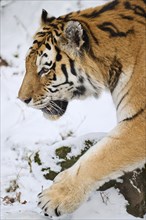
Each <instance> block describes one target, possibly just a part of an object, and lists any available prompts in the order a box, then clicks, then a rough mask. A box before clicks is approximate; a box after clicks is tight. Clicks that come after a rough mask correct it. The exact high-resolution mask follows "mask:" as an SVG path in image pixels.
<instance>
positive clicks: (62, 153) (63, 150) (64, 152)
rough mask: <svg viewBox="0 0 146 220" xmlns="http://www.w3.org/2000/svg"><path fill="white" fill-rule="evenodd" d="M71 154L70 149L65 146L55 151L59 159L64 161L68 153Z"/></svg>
mask: <svg viewBox="0 0 146 220" xmlns="http://www.w3.org/2000/svg"><path fill="white" fill-rule="evenodd" d="M70 152H71V148H70V147H67V146H63V147H60V148H58V149H56V151H55V153H56V155H57V156H58V157H59V158H60V159H66V156H67V154H68V153H70Z"/></svg>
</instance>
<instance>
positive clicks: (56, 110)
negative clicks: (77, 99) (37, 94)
mask: <svg viewBox="0 0 146 220" xmlns="http://www.w3.org/2000/svg"><path fill="white" fill-rule="evenodd" d="M67 106H68V102H67V101H60V100H56V101H50V103H49V105H48V106H46V107H44V108H42V109H41V111H42V112H43V113H45V114H47V115H50V116H62V115H63V114H64V113H65V112H66V109H67Z"/></svg>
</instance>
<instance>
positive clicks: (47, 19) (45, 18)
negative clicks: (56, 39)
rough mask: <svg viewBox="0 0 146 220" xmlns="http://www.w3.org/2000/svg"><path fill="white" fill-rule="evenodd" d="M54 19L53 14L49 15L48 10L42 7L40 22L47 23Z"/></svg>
mask: <svg viewBox="0 0 146 220" xmlns="http://www.w3.org/2000/svg"><path fill="white" fill-rule="evenodd" d="M54 19H56V18H55V17H54V16H49V14H48V12H47V11H46V10H45V9H42V15H41V24H42V25H43V24H49V23H50V22H52V21H53V20H54Z"/></svg>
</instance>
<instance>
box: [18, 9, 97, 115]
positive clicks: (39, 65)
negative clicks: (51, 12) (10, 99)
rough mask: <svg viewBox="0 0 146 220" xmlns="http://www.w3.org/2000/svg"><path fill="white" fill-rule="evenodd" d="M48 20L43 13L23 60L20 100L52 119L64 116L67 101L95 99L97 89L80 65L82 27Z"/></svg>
mask: <svg viewBox="0 0 146 220" xmlns="http://www.w3.org/2000/svg"><path fill="white" fill-rule="evenodd" d="M48 20H49V19H48V18H47V12H46V11H43V13H42V27H41V29H40V30H39V31H38V32H37V33H36V35H35V37H34V42H33V45H32V47H30V49H29V51H28V55H27V57H26V74H25V77H24V80H23V83H22V86H21V88H20V91H19V98H20V99H21V100H22V101H23V102H25V103H26V104H27V105H28V106H31V107H33V108H37V109H39V110H41V111H42V112H43V113H44V115H45V116H49V118H50V117H51V118H53V119H55V118H56V117H57V118H58V117H59V116H62V115H63V114H64V113H65V111H66V109H67V106H68V102H69V101H70V100H72V99H74V98H81V99H83V98H85V97H87V96H89V95H95V96H98V94H99V90H100V88H99V87H98V86H97V85H95V84H96V83H97V82H96V81H95V82H94V80H93V79H91V78H90V76H89V75H88V74H87V73H86V70H85V69H84V68H83V65H81V63H83V62H84V57H85V53H86V46H85V40H84V38H85V33H84V30H83V28H82V26H81V24H80V23H79V22H77V21H68V22H66V23H65V24H64V25H63V24H62V22H60V21H59V20H57V19H53V22H50V23H49V22H48ZM48 23H49V24H48ZM86 39H87V36H86Z"/></svg>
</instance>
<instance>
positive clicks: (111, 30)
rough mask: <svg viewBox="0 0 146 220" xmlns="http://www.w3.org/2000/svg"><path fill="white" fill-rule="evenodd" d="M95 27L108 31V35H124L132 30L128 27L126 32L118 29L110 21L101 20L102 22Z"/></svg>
mask: <svg viewBox="0 0 146 220" xmlns="http://www.w3.org/2000/svg"><path fill="white" fill-rule="evenodd" d="M97 27H98V28H99V29H100V30H102V31H105V32H108V33H109V34H110V37H126V36H127V35H128V34H131V33H133V32H134V30H132V29H129V30H128V31H126V32H122V31H119V30H118V28H117V27H116V26H115V25H114V24H113V23H112V22H103V23H102V24H99V25H97Z"/></svg>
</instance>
